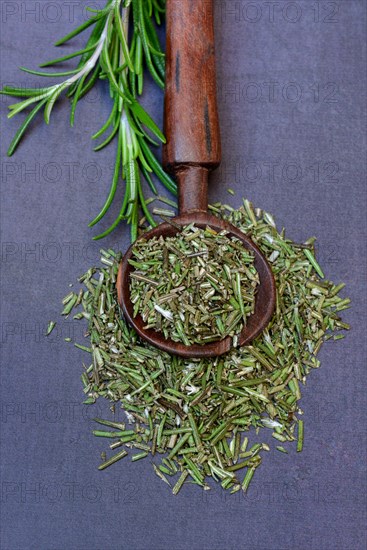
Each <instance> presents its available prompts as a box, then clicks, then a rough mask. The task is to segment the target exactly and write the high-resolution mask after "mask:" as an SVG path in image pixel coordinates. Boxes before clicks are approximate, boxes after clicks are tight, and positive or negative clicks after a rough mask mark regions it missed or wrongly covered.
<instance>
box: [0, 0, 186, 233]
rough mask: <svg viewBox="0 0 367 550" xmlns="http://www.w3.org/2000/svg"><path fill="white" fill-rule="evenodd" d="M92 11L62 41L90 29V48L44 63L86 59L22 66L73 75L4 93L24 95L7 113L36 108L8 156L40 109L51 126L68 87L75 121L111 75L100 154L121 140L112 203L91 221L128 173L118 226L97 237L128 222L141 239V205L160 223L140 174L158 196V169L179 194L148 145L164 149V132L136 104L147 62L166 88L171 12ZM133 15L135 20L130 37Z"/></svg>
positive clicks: (158, 6)
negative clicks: (163, 42)
mask: <svg viewBox="0 0 367 550" xmlns="http://www.w3.org/2000/svg"><path fill="white" fill-rule="evenodd" d="M89 11H90V12H92V13H93V16H92V17H91V18H90V19H88V20H87V21H85V22H84V23H83V24H82V25H80V26H79V27H78V28H76V29H75V30H73V31H71V32H70V33H69V34H67V35H66V36H64V37H63V38H61V39H60V40H59V41H58V42H56V46H61V45H62V44H65V43H66V42H69V40H71V39H72V38H74V37H75V36H77V35H79V34H80V33H82V32H83V31H85V30H86V29H88V28H89V27H92V32H91V34H90V36H89V39H88V40H87V42H86V44H85V47H84V48H83V49H82V50H78V51H75V52H74V53H72V54H68V55H64V56H62V57H59V58H57V59H52V60H51V61H48V62H46V63H43V64H41V65H40V67H42V68H44V67H49V66H54V65H57V64H59V63H64V62H65V61H68V60H70V59H73V58H75V57H80V59H79V63H78V65H77V67H76V68H75V69H73V70H68V71H63V72H42V71H33V70H30V69H25V68H24V67H22V68H21V69H22V70H23V71H25V72H27V73H30V74H33V75H37V76H41V77H67V78H66V80H64V81H63V82H61V84H60V83H59V84H54V85H52V86H47V87H45V88H16V87H13V86H5V87H4V89H3V90H2V91H1V92H0V93H2V94H4V95H8V96H13V97H19V98H25V99H22V100H21V101H19V102H18V103H14V104H13V105H10V106H9V109H10V113H9V115H8V117H9V118H12V117H14V116H15V115H17V114H18V113H20V112H21V111H23V110H24V109H26V108H28V107H32V110H31V111H30V112H29V114H28V115H27V117H26V118H25V120H24V122H23V123H22V125H21V126H20V128H19V129H18V131H17V133H16V134H15V136H14V138H13V140H12V142H11V144H10V147H9V150H8V155H9V156H11V155H12V154H13V153H14V151H15V150H16V148H17V146H18V145H19V143H20V141H21V139H22V137H23V136H24V134H25V132H26V130H27V128H28V126H29V124H30V123H31V121H32V120H33V119H34V117H35V116H36V115H37V113H38V112H39V111H40V110H41V109H42V108H44V118H45V122H46V124H48V123H49V121H50V115H51V112H52V109H53V107H54V105H55V103H56V101H57V99H58V98H59V97H60V95H61V94H62V93H63V92H66V95H67V97H69V98H70V101H71V113H70V124H71V126H73V125H74V121H75V111H76V107H77V104H78V102H79V101H80V99H81V98H82V97H83V96H85V95H86V94H87V93H88V92H89V91H90V90H91V89H92V88H93V86H94V85H95V83H96V82H97V80H98V79H102V80H107V81H108V84H109V89H110V96H111V99H112V102H113V104H112V109H111V113H110V116H109V117H108V119H107V121H106V122H105V124H103V126H102V127H101V128H100V130H98V132H96V133H95V134H94V135H93V139H98V138H102V141H101V143H100V144H99V145H97V146H96V147H95V151H100V150H102V149H104V147H106V146H107V145H109V144H110V143H111V142H112V141H115V142H116V144H117V151H116V162H115V169H114V175H113V178H112V184H111V188H110V191H109V194H108V197H107V199H106V202H105V204H104V206H103V207H102V209H101V211H100V213H99V214H98V215H97V216H96V217H95V218H94V220H93V221H92V222H91V223H90V224H89V225H90V227H92V226H94V225H95V224H96V223H98V222H99V221H101V220H102V218H103V217H104V215H105V214H106V212H107V211H108V210H109V208H110V206H111V204H112V202H113V199H114V197H115V194H116V189H117V186H118V182H119V180H120V175H122V178H123V179H124V180H125V182H126V185H125V194H124V198H123V201H122V205H121V208H120V212H119V214H118V216H117V218H116V220H115V221H114V223H113V224H112V225H111V226H110V227H109V228H108V229H106V230H105V231H104V232H102V233H101V234H99V235H97V236H96V237H94V239H100V238H102V237H105V236H106V235H108V234H109V233H111V231H113V229H115V227H117V225H118V224H119V223H120V222H121V221H122V220H126V221H127V222H128V223H129V224H130V225H131V238H132V240H135V238H136V237H137V230H138V219H139V212H140V209H141V210H142V211H143V213H144V216H145V217H146V219H147V220H148V222H149V224H150V225H151V226H154V225H156V223H155V220H154V218H153V216H152V214H151V212H150V211H149V209H148V206H147V202H146V200H145V197H144V194H143V189H142V182H141V176H143V177H144V178H145V179H146V181H147V182H148V184H149V186H150V187H151V189H152V190H153V192H154V193H155V194H157V190H156V187H155V185H154V183H153V180H152V178H151V174H152V173H153V172H154V173H155V174H156V176H157V177H158V178H159V180H160V181H161V182H162V183H163V185H164V186H165V187H166V188H167V189H168V190H169V191H171V192H172V193H174V194H176V184H175V182H174V181H173V180H172V179H171V178H170V177H169V176H168V175H167V174H166V173H165V172H164V170H163V169H162V167H161V165H160V163H159V162H158V160H157V159H156V157H155V155H154V154H153V152H152V151H151V149H150V145H155V146H158V145H159V144H160V143H162V142H164V141H165V138H164V135H163V134H162V132H161V131H160V129H159V128H158V126H157V125H156V124H155V122H154V121H153V119H152V118H151V117H150V116H149V114H148V113H147V112H146V111H145V110H144V109H143V107H142V106H141V105H140V103H139V101H138V97H139V95H141V94H142V92H143V84H144V76H143V69H144V66H146V67H147V69H148V71H149V73H150V74H151V76H152V77H153V79H154V81H155V82H156V83H157V85H158V86H159V87H160V88H164V76H165V75H164V72H165V68H164V67H165V62H164V55H165V54H164V52H163V51H162V49H161V46H160V43H159V40H158V36H157V31H156V27H155V24H154V22H153V19H155V21H156V23H157V24H160V22H161V18H162V17H163V16H164V12H165V0H108V1H107V3H106V6H105V7H104V8H103V9H102V10H93V9H90V8H89ZM130 19H132V23H133V25H132V32H131V37H129V23H130Z"/></svg>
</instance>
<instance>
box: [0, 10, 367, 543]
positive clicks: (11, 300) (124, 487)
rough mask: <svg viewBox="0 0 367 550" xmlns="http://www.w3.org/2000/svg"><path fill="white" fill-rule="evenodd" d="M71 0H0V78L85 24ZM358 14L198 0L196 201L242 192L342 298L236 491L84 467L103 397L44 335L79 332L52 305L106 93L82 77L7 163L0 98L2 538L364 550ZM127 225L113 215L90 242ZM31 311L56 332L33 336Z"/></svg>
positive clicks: (98, 162)
mask: <svg viewBox="0 0 367 550" xmlns="http://www.w3.org/2000/svg"><path fill="white" fill-rule="evenodd" d="M85 5H88V3H87V2H84V1H78V0H75V1H66V0H53V1H51V0H50V1H49V0H41V1H34V0H25V1H22V0H2V2H1V31H2V32H1V35H2V36H1V44H2V51H1V65H2V67H1V68H2V75H1V84H9V83H13V84H20V85H27V84H32V83H34V82H35V81H37V79H36V77H32V76H31V75H26V74H22V73H20V72H18V70H17V66H18V65H24V66H27V67H31V68H35V67H36V65H37V64H38V62H41V61H42V60H46V59H49V58H50V57H53V56H54V53H55V52H54V51H50V50H51V48H50V45H51V43H52V41H54V40H55V39H56V37H59V36H63V35H64V34H66V33H67V32H68V31H69V30H70V29H71V28H74V27H75V26H76V25H77V24H79V23H80V22H82V21H83V20H84V18H85V16H86V15H85V11H84V8H85ZM96 5H97V6H101V5H102V0H99V1H95V2H93V6H96ZM365 30H366V5H365V3H364V2H363V1H362V0H337V1H335V2H329V1H316V2H312V1H305V0H296V1H295V2H288V1H283V0H277V1H269V2H268V1H265V0H256V1H235V0H231V1H226V0H217V1H216V36H217V65H218V91H219V109H220V118H221V127H222V141H223V163H222V167H221V168H220V169H219V170H218V172H217V173H216V174H215V175H214V176H213V178H212V184H211V189H210V194H211V199H212V200H222V201H226V202H229V203H230V204H232V205H239V203H240V199H241V197H242V196H246V197H247V198H249V199H250V200H252V201H253V203H254V204H255V205H256V206H260V207H262V208H264V209H267V210H269V211H270V212H272V213H273V214H274V216H275V217H276V220H277V222H278V224H279V225H284V226H286V228H287V233H288V235H289V236H290V237H293V238H294V239H295V240H298V241H301V240H304V239H306V238H308V237H310V236H313V235H316V236H317V237H318V258H319V260H320V263H321V265H322V266H323V267H324V268H325V271H326V275H327V277H329V278H331V279H333V280H334V281H336V282H339V281H345V282H346V283H347V289H346V291H345V294H346V295H349V296H350V297H351V298H352V300H353V308H352V309H351V310H350V311H348V312H346V313H345V315H344V317H345V320H346V321H348V322H350V323H351V324H352V326H353V330H352V331H351V332H350V333H349V334H348V336H347V338H346V340H345V341H342V342H338V343H335V345H334V344H331V343H330V344H326V345H325V347H324V349H323V350H322V353H321V359H322V363H323V364H322V368H321V369H320V370H319V371H315V372H313V373H312V375H311V376H310V378H309V382H308V385H307V388H306V389H305V390H304V397H303V399H302V408H303V409H304V411H305V416H304V419H305V446H304V452H303V453H302V454H300V455H299V454H296V453H295V452H294V451H295V449H293V450H292V451H291V452H290V454H289V455H282V454H280V453H276V452H273V453H267V455H266V456H265V458H264V464H263V466H262V467H261V468H260V470H259V471H258V472H257V474H256V476H255V478H254V480H253V484H252V485H251V489H250V490H249V493H248V495H247V496H246V497H244V496H243V495H240V494H237V495H235V496H233V497H232V498H229V497H228V496H224V495H223V494H222V493H221V491H220V490H219V489H218V488H217V489H215V490H213V491H210V492H207V493H205V494H202V493H201V491H200V490H199V489H198V488H196V487H195V486H190V485H189V486H187V487H185V488H184V490H183V491H182V492H181V493H180V495H179V496H178V497H173V496H172V495H171V494H170V492H169V489H168V488H167V487H166V485H164V484H163V483H162V482H161V481H160V480H159V479H158V478H157V477H156V476H155V474H154V473H153V471H152V469H151V467H150V465H149V463H147V462H146V461H142V462H139V463H136V464H131V463H130V462H128V461H123V462H121V463H119V464H117V465H115V466H113V467H111V468H109V469H108V470H106V471H105V472H103V473H101V472H98V471H97V465H98V464H99V462H100V457H99V454H100V452H101V451H102V450H103V449H105V448H106V444H105V442H104V441H98V440H96V438H94V437H93V436H92V435H91V429H92V422H91V421H90V418H91V417H93V416H97V415H100V416H102V415H104V417H107V416H108V415H109V414H110V412H109V408H108V404H107V403H105V404H104V403H102V402H100V403H99V404H98V405H96V406H95V407H94V408H87V407H85V406H82V405H81V404H80V402H81V400H82V391H81V383H80V378H79V377H80V374H81V363H82V361H83V359H84V358H83V354H82V352H79V351H78V350H77V349H75V348H74V347H73V345H72V344H66V343H65V342H64V340H63V339H64V338H65V337H68V336H73V337H80V336H81V333H82V328H81V326H80V325H77V323H73V322H72V321H61V320H60V319H59V317H58V312H59V311H60V300H61V298H62V297H63V296H64V295H65V294H66V293H67V292H68V284H69V283H71V282H75V280H76V277H77V276H78V275H80V274H81V273H83V272H84V270H85V269H86V268H88V267H90V266H91V265H92V264H93V263H95V262H97V261H98V258H99V254H98V251H99V248H100V244H98V243H93V242H92V241H91V237H92V235H93V233H92V230H89V229H88V228H87V223H88V222H89V221H90V220H91V219H92V217H94V215H95V214H96V213H97V212H98V211H99V208H100V207H101V205H102V204H103V202H104V199H105V196H106V193H107V190H108V187H109V183H110V178H111V174H112V167H113V156H114V147H113V146H112V147H111V148H110V149H107V150H106V151H105V152H103V153H99V154H96V153H93V151H92V143H91V142H90V140H89V136H90V135H91V134H92V133H93V132H94V131H95V130H96V129H97V128H98V127H99V124H100V122H102V121H104V120H105V117H106V115H107V113H108V109H109V101H108V97H107V95H106V93H105V91H104V89H103V86H101V87H99V88H98V90H97V91H95V92H93V93H92V94H91V96H90V97H88V98H87V99H85V100H84V101H83V102H82V103H81V104H80V107H79V109H78V111H77V116H76V125H75V128H74V129H70V127H69V125H68V113H69V107H68V106H67V104H66V102H64V103H63V104H62V105H59V106H58V107H57V108H56V109H55V111H54V113H53V116H52V120H51V124H50V127H49V128H46V127H45V125H44V124H43V123H42V122H41V119H39V120H38V122H37V123H36V124H34V125H33V127H32V135H28V137H27V138H26V140H25V141H24V143H23V144H22V145H21V147H20V148H19V150H18V151H17V153H16V155H15V156H14V157H12V158H11V159H8V158H7V157H6V155H5V153H6V147H7V145H8V143H9V141H10V139H11V137H12V135H13V133H14V131H15V130H16V128H17V126H18V125H19V124H20V118H16V119H12V120H11V121H6V106H7V105H8V104H9V103H10V102H11V101H9V99H7V98H1V99H0V102H1V122H2V144H1V145H2V151H3V156H2V161H1V170H2V183H1V190H2V199H1V211H2V212H1V213H2V236H1V247H2V249H1V253H2V282H1V293H2V321H1V332H2V334H1V346H2V364H1V376H2V384H1V424H0V425H1V432H2V435H1V443H2V466H1V476H2V479H1V491H2V520H1V537H2V538H1V548H2V549H3V550H21V549H22V550H23V549H28V548H29V549H34V550H40V549H41V550H44V549H45V550H56V549H57V550H59V549H60V550H69V549H70V550H72V549H77V550H84V549H85V550H86V549H88V550H97V549H101V550H105V549H106V550H109V549H112V548H121V549H124V550H161V549H162V550H171V549H173V550H186V549H189V550H222V549H223V550H227V549H233V550H237V549H238V550H242V549H245V548H246V549H251V550H260V549H261V550H280V549H282V550H291V549H292V550H293V549H296V550H362V549H364V548H365V544H366V536H365V531H364V524H365V517H364V510H365V488H366V486H365V481H366V476H365V462H364V457H365V423H364V422H365V419H364V410H365V407H366V398H365V387H364V386H363V381H365V368H366V364H365V341H366V333H365V315H364V314H365V310H366V293H365V268H366V256H365V254H366V247H365V239H366V178H365V175H366V166H365V163H364V158H365V154H364V151H365V126H364V122H365V120H364V115H365V107H364V105H365V96H366V71H365V61H366V56H365ZM75 44H76V46H78V45H79V41H78V40H76V41H75ZM56 55H57V54H56ZM37 82H38V81H37ZM144 101H145V104H146V105H147V106H148V108H149V110H150V112H151V114H152V115H154V117H155V118H156V119H157V120H158V122H159V123H161V120H162V93H161V92H159V91H157V90H156V89H155V88H154V87H153V86H147V88H146V95H145V98H144ZM228 186H230V187H232V188H233V189H235V191H236V196H235V197H231V196H229V195H228V194H227V193H226V188H227V187H228ZM118 206H119V205H118V201H117V203H116V204H115V206H114V209H113V212H111V215H110V216H109V219H108V220H105V223H106V226H107V221H112V220H113V219H114V217H115V216H116V215H117V212H118ZM128 240H129V237H128V231H127V228H126V227H120V228H119V229H118V231H116V232H115V233H114V234H113V235H112V236H111V237H110V238H108V239H107V240H106V241H105V242H104V243H103V245H104V246H114V247H119V248H122V249H124V248H125V247H126V246H127V244H128ZM50 319H55V320H58V321H59V324H58V330H57V331H56V330H55V333H54V334H53V337H52V338H50V339H48V340H46V339H45V338H44V337H43V333H44V331H45V327H46V325H47V321H48V320H50Z"/></svg>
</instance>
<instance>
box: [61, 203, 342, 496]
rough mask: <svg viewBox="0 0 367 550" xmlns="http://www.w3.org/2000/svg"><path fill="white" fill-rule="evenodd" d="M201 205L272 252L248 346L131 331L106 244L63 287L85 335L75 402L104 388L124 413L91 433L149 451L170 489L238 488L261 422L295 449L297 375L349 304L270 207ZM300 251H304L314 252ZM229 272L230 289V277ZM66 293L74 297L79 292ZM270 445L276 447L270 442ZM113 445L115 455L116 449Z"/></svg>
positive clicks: (250, 468)
mask: <svg viewBox="0 0 367 550" xmlns="http://www.w3.org/2000/svg"><path fill="white" fill-rule="evenodd" d="M210 209H211V211H212V212H213V213H214V214H215V215H217V216H219V217H221V218H223V219H225V220H229V221H230V222H231V223H233V224H234V225H236V226H237V227H238V228H239V229H241V230H242V231H244V232H245V233H250V234H251V237H252V239H253V240H254V241H255V243H256V244H257V245H258V246H259V248H260V250H261V251H262V252H263V253H264V254H265V256H266V257H267V258H269V259H270V258H271V265H272V269H273V273H274V276H275V280H276V288H277V306H276V310H275V312H274V315H273V318H272V320H271V322H270V324H269V325H268V327H267V329H266V330H265V331H264V332H263V333H262V334H261V335H260V336H259V337H258V338H256V340H255V341H253V342H252V343H251V345H250V346H244V347H242V348H237V349H233V350H232V351H230V352H229V353H228V354H226V355H225V356H222V357H220V358H215V359H191V360H188V359H183V358H180V357H177V356H171V355H169V354H167V353H165V352H161V351H159V350H158V349H156V348H154V347H152V346H150V345H149V344H147V343H146V342H143V341H141V340H140V339H139V338H138V336H137V334H136V333H135V331H134V330H133V329H131V328H130V327H129V326H128V325H127V324H126V322H125V321H124V319H123V317H122V313H121V310H120V308H119V305H118V302H117V296H116V278H117V273H118V266H119V262H120V259H121V255H120V254H116V253H114V252H113V251H111V250H109V251H102V252H101V253H102V260H107V262H108V263H106V262H105V261H102V264H101V266H100V267H95V268H91V269H89V270H88V271H87V273H85V274H84V275H83V276H82V277H81V278H80V283H81V286H82V290H83V291H82V293H78V294H74V293H69V295H68V297H67V299H66V300H64V303H63V307H64V308H65V306H66V305H68V304H69V303H74V305H73V307H72V308H71V311H72V310H73V311H74V310H76V309H77V310H78V311H79V312H80V313H81V314H82V315H81V317H78V318H81V319H87V322H88V333H87V340H88V345H87V346H83V345H80V344H78V343H76V344H75V345H76V346H77V347H78V348H80V349H82V350H84V351H85V352H86V357H87V359H88V363H87V366H86V368H85V370H84V372H83V376H82V379H83V391H84V393H85V395H86V402H87V403H89V404H92V403H94V402H95V401H96V400H97V399H98V398H99V397H104V398H106V399H109V400H111V401H113V402H114V403H115V404H116V405H117V404H119V405H120V406H121V408H122V409H123V410H124V414H125V415H126V420H127V422H126V426H127V427H126V428H125V425H124V423H121V422H116V421H115V420H114V419H112V420H107V421H106V424H105V425H106V426H108V427H109V428H112V429H113V430H116V431H101V430H97V435H98V436H99V437H102V438H103V437H104V438H112V440H113V443H112V444H111V448H113V449H114V448H118V447H123V449H128V450H134V449H136V450H137V451H139V452H138V454H136V455H132V460H133V461H135V460H140V458H144V457H153V455H154V459H155V461H157V464H153V469H154V471H155V473H156V474H157V476H159V477H160V479H162V480H163V481H164V482H165V483H167V484H168V485H171V484H170V482H169V481H168V479H167V477H172V478H173V492H174V493H175V494H177V493H178V491H179V490H180V489H181V487H182V485H183V484H184V483H185V481H186V482H189V481H191V482H192V483H195V484H197V485H199V486H201V487H202V488H203V489H205V490H207V489H208V488H209V486H208V485H207V480H208V478H212V479H213V480H215V481H217V482H218V483H220V484H221V486H222V487H223V488H224V489H226V490H228V491H229V492H230V493H235V492H237V491H238V490H240V489H241V487H242V490H243V491H247V490H248V488H249V484H250V482H251V480H252V478H253V475H254V473H255V470H256V469H257V468H258V467H259V466H260V465H261V454H262V452H266V451H267V450H268V449H269V447H268V446H267V445H266V444H264V443H261V442H258V441H256V442H255V443H252V444H250V443H249V440H250V439H251V436H252V435H255V432H256V433H258V434H259V436H260V434H261V433H262V432H261V429H262V430H268V429H270V430H272V435H273V437H274V438H275V439H276V440H277V441H279V442H280V443H281V444H283V443H286V442H289V443H290V444H292V443H293V442H296V445H297V450H301V449H302V446H303V430H304V429H303V420H299V419H298V415H299V413H300V410H299V400H300V398H301V388H302V385H303V384H304V383H305V382H306V378H307V376H308V375H309V374H310V373H311V372H312V370H313V369H315V368H318V367H319V366H320V361H319V360H318V359H317V354H318V352H319V350H320V348H321V346H322V344H323V342H324V341H326V340H330V341H331V339H332V338H333V337H334V336H335V335H338V334H340V331H344V330H345V329H348V328H349V326H348V325H347V324H346V323H345V322H343V321H342V320H341V318H340V311H341V308H343V307H347V306H348V304H349V301H348V300H347V299H345V298H341V297H340V296H339V293H340V291H341V290H342V288H343V286H342V285H337V286H336V285H334V284H333V283H332V282H331V281H328V280H325V279H323V280H321V279H320V275H319V273H318V272H317V270H315V265H314V258H315V255H314V249H313V242H314V241H313V240H312V241H307V242H306V243H305V244H302V245H299V244H297V243H294V242H292V241H291V240H290V239H288V238H286V237H285V235H284V232H283V231H282V232H278V231H277V229H276V227H275V223H274V220H273V218H272V217H271V216H270V214H268V213H266V212H263V211H262V210H260V209H254V208H253V207H252V205H251V204H250V203H249V202H248V201H244V204H243V206H242V207H241V208H238V209H232V208H230V207H229V206H222V205H221V204H215V205H212V206H211V207H210ZM189 242H190V241H189ZM305 247H306V248H305ZM304 250H310V252H311V254H312V258H313V259H311V256H310V258H308V257H307V255H305V254H304ZM153 252H154V251H153ZM275 252H276V253H277V254H274V253H275ZM169 254H176V252H174V251H173V252H172V251H169ZM180 254H181V251H180ZM180 254H177V258H179V257H180ZM179 261H182V259H180V260H179ZM140 263H141V262H140ZM173 273H175V271H174V269H173ZM212 282H213V281H212ZM233 283H234V284H233V287H232V288H233V297H234V296H235V294H236V289H237V281H236V278H234V281H233ZM214 284H216V285H217V283H216V282H215V283H214ZM155 288H156V287H153V290H154V289H155ZM75 296H78V297H79V296H81V298H80V299H79V301H78V299H77V300H76V301H75ZM236 301H237V303H238V300H236ZM341 304H342V305H341ZM343 304H344V305H343ZM238 307H239V308H240V305H239V304H238ZM71 311H70V312H71ZM97 422H98V423H99V424H101V419H97ZM102 425H103V421H102ZM297 431H298V433H297ZM282 449H283V450H282ZM278 450H280V451H281V452H284V451H285V449H284V447H282V446H281V445H279V446H278ZM125 452H126V451H125ZM116 456H120V457H123V456H126V455H125V454H124V451H122V454H120V455H116ZM135 456H136V457H139V458H134V457H135ZM111 460H114V459H111ZM111 460H110V461H107V462H106V463H104V464H102V466H101V468H102V467H106V464H107V465H108V464H110V463H112V462H111ZM176 478H177V479H176Z"/></svg>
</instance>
